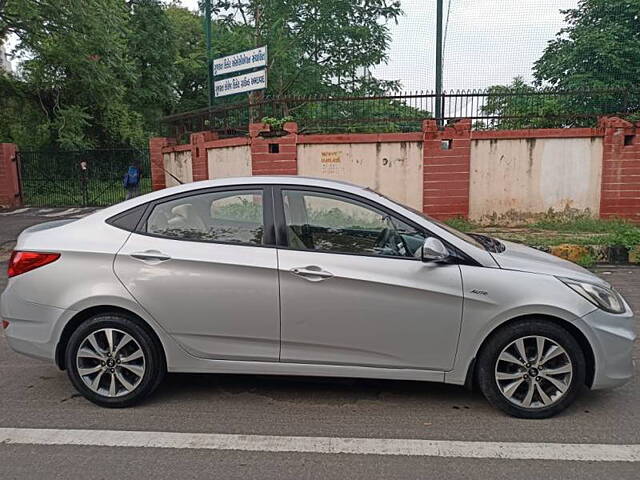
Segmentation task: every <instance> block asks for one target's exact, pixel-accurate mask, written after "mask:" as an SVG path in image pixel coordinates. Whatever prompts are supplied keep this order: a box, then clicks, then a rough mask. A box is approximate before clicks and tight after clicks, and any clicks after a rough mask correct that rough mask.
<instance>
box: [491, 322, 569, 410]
mask: <svg viewBox="0 0 640 480" xmlns="http://www.w3.org/2000/svg"><path fill="white" fill-rule="evenodd" d="M572 377H573V365H572V363H571V359H570V358H569V355H568V354H567V351H566V350H565V349H564V348H563V347H562V346H561V345H559V344H558V343H557V342H556V341H554V340H551V339H550V338H548V337H544V336H539V335H535V336H526V337H521V338H518V339H516V340H514V341H513V342H511V343H509V344H508V345H507V346H506V347H505V348H504V349H503V350H502V352H501V353H500V355H499V356H498V360H497V361H496V365H495V380H496V383H497V384H498V389H499V390H500V392H501V393H502V395H503V396H504V397H505V398H506V399H507V400H508V401H509V402H511V403H513V404H514V405H517V406H519V407H524V408H530V409H540V408H547V407H550V406H552V405H554V404H556V403H557V402H558V401H559V400H560V399H561V398H562V397H563V396H564V395H565V394H566V393H567V391H568V390H569V386H570V385H571V379H572Z"/></svg>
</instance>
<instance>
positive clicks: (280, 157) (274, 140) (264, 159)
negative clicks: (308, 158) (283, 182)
mask: <svg viewBox="0 0 640 480" xmlns="http://www.w3.org/2000/svg"><path fill="white" fill-rule="evenodd" d="M284 130H285V131H286V132H287V134H286V135H285V136H282V137H267V138H263V137H260V136H259V135H260V134H261V133H263V132H268V131H269V126H268V125H265V124H262V123H254V124H251V125H250V126H249V135H250V137H251V166H252V174H253V175H297V174H298V126H297V125H296V124H295V123H286V124H285V125H284ZM269 144H273V145H277V146H278V150H279V151H278V153H269Z"/></svg>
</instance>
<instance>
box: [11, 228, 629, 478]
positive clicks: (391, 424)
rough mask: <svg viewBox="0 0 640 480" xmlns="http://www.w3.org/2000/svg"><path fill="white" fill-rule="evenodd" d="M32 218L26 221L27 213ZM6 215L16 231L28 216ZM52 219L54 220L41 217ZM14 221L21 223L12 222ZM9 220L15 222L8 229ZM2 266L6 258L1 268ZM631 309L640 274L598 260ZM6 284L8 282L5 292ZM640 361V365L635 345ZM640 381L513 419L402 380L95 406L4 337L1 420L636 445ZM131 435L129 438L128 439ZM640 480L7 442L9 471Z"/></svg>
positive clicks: (186, 394) (195, 378) (507, 467)
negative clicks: (549, 413)
mask: <svg viewBox="0 0 640 480" xmlns="http://www.w3.org/2000/svg"><path fill="white" fill-rule="evenodd" d="M23 217H24V216H23ZM7 218H8V217H4V218H3V217H0V231H2V232H5V234H6V235H9V234H8V233H6V232H8V231H9V230H11V231H15V230H16V229H18V228H19V227H20V228H22V226H23V225H24V226H26V225H27V224H29V223H37V222H38V221H42V220H43V218H41V217H36V216H32V217H31V219H25V218H18V217H15V218H13V219H12V220H10V221H8V220H7ZM44 219H45V220H46V219H47V218H44ZM12 222H17V223H16V225H18V224H19V227H18V226H11V225H9V224H10V223H12ZM12 225H13V224H12ZM0 267H1V268H2V270H4V269H5V267H6V264H2V265H0ZM599 273H600V274H601V275H603V276H605V277H606V278H607V279H608V280H609V281H610V282H612V283H613V284H614V285H615V286H616V287H617V288H618V289H619V290H620V291H621V292H622V293H623V294H624V295H625V297H626V298H627V299H628V300H629V301H630V302H631V304H632V305H635V307H636V308H640V269H638V268H631V267H612V268H600V269H599ZM5 281H6V279H5V277H4V275H2V276H1V277H0V288H3V286H4V283H5ZM635 358H636V359H637V360H638V359H640V348H638V346H637V347H636V351H635ZM639 404H640V380H639V379H638V377H637V376H636V378H635V379H634V380H633V381H632V382H630V383H629V384H627V385H625V386H624V387H622V388H619V389H617V390H612V391H604V392H590V391H585V392H584V394H583V395H582V396H581V398H580V399H579V400H578V401H577V402H576V404H575V405H574V406H572V407H571V408H570V409H568V410H567V411H566V412H564V413H563V414H561V415H560V416H558V417H556V418H553V419H549V420H542V421H526V420H518V419H513V418H510V417H507V416H506V415H504V414H502V413H500V412H498V411H496V410H494V409H492V408H491V407H489V405H488V404H487V403H486V402H485V400H484V399H483V398H482V396H481V395H480V394H478V393H471V392H468V391H466V390H465V389H463V388H460V387H454V386H446V385H438V384H426V383H417V382H400V381H373V380H350V379H312V378H292V377H291V378H284V377H258V376H241V375H175V374H174V375H169V376H168V377H167V379H166V380H165V382H164V384H163V385H162V386H161V387H160V388H159V390H158V391H157V392H156V394H154V395H153V397H152V398H150V399H149V400H148V401H146V402H145V403H144V404H142V405H140V406H137V407H135V408H129V409H124V410H109V409H102V408H99V407H96V406H94V405H92V404H90V403H89V402H87V401H85V400H84V399H83V398H82V397H80V396H79V395H77V393H76V392H75V391H74V389H73V388H72V386H71V384H70V383H69V381H68V380H67V377H66V374H65V372H61V371H59V370H58V369H57V368H56V367H55V366H53V365H50V364H48V363H46V362H42V361H39V360H34V359H31V358H27V357H23V356H20V355H18V354H15V353H13V352H12V351H11V350H10V349H9V348H8V345H7V343H6V341H5V339H4V338H0V406H1V408H0V428H2V427H22V428H38V429H42V428H48V429H51V428H54V429H64V430H67V429H91V430H121V431H152V432H186V433H221V434H245V435H280V436H296V437H297V436H309V437H357V438H377V439H427V440H456V441H478V442H505V444H509V443H511V442H536V443H577V444H593V443H603V444H640V409H639V408H638V406H639ZM126 435H127V434H126V433H123V436H126ZM532 477H534V478H549V479H553V478H561V479H573V478H576V479H578V478H579V479H589V478H594V479H595V478H598V479H601V478H616V479H637V478H640V464H639V463H631V462H606V463H605V462H591V461H580V462H577V461H565V460H562V461H553V460H510V459H471V458H443V457H438V456H436V457H431V456H416V457H407V456H383V455H376V454H362V455H354V454H317V453H273V452H249V451H220V450H203V449H197V448H193V449H191V448H186V449H166V448H135V447H112V446H111V447H105V446H70V445H57V446H51V445H6V444H0V478H2V479H9V478H65V479H67V478H91V479H94V480H97V479H101V478H104V479H113V478H118V479H121V478H180V479H184V478H223V479H235V478H242V479H248V478H278V479H288V478H291V479H303V478H323V479H324V478H327V479H329V478H331V479H334V478H335V479H360V478H362V479H372V478H385V479H394V478H415V479H423V478H445V479H449V478H481V479H489V478H510V479H514V480H515V479H530V478H532Z"/></svg>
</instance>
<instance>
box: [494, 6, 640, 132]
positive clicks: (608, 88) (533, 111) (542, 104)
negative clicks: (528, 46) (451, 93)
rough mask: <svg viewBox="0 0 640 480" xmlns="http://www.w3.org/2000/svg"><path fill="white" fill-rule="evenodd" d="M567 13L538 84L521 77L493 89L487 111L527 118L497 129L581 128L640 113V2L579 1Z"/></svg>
mask: <svg viewBox="0 0 640 480" xmlns="http://www.w3.org/2000/svg"><path fill="white" fill-rule="evenodd" d="M563 14H564V15H565V22H566V26H565V27H564V28H563V29H562V30H560V32H559V33H558V34H557V35H556V38H555V39H553V40H552V41H551V42H549V45H548V46H547V48H546V49H545V51H544V53H543V55H542V56H541V57H540V59H539V60H538V61H536V62H535V64H534V67H533V73H534V84H533V85H527V84H526V83H525V82H524V81H523V80H522V79H520V78H516V79H514V81H513V83H512V84H511V85H506V86H505V85H502V86H501V85H497V86H493V87H490V88H489V93H490V94H492V96H490V98H489V100H488V102H487V104H486V106H485V107H484V108H483V112H485V113H486V114H488V115H497V116H501V117H509V116H519V117H522V118H519V119H509V118H503V119H501V120H499V121H498V122H497V123H496V124H495V126H498V127H499V128H520V127H523V126H526V127H529V128H531V127H533V128H535V127H552V126H580V125H587V124H590V123H593V118H594V117H595V116H597V115H603V114H614V113H617V114H625V113H633V112H637V111H638V110H639V109H640V89H639V88H638V78H640V54H639V53H638V52H640V20H639V19H640V0H580V2H579V3H578V6H577V8H574V9H569V10H565V11H563ZM545 89H546V90H545ZM549 89H554V90H557V91H562V92H565V93H563V94H562V95H556V96H552V95H551V92H548V93H547V94H546V95H545V91H548V90H549ZM536 91H537V92H539V93H540V94H539V95H531V94H532V93H533V92H536ZM566 92H575V93H573V94H571V93H566ZM496 94H498V95H496Z"/></svg>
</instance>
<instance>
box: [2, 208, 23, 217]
mask: <svg viewBox="0 0 640 480" xmlns="http://www.w3.org/2000/svg"><path fill="white" fill-rule="evenodd" d="M28 211H29V208H28V207H27V208H19V209H17V210H12V211H10V212H2V213H0V215H2V216H5V215H16V214H18V213H25V212H28Z"/></svg>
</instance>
